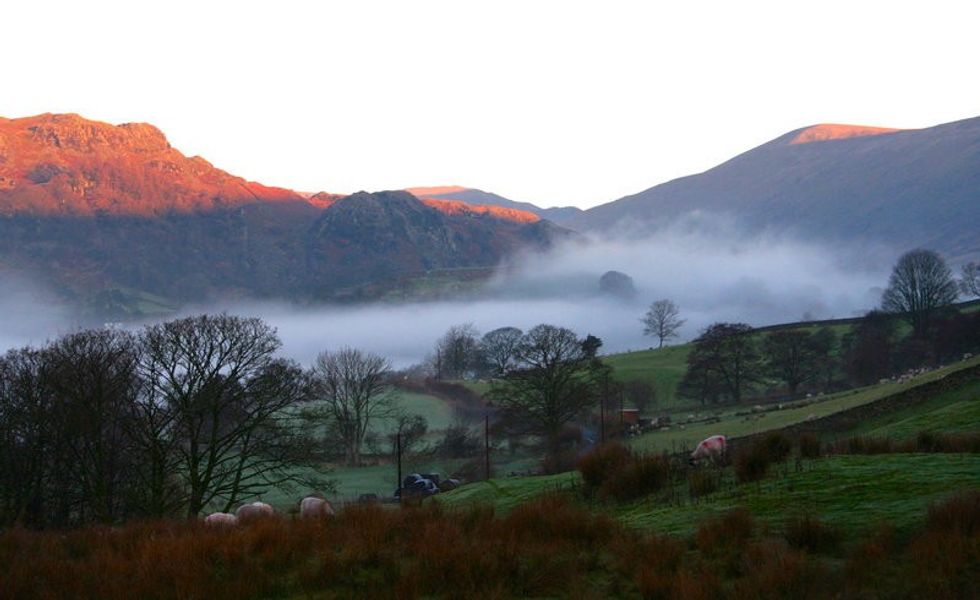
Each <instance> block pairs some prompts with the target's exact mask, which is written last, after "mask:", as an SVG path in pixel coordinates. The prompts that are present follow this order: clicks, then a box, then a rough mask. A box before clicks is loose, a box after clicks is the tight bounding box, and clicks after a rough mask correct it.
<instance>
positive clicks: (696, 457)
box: [691, 435, 728, 465]
mask: <svg viewBox="0 0 980 600" xmlns="http://www.w3.org/2000/svg"><path fill="white" fill-rule="evenodd" d="M727 446H728V440H727V439H726V438H725V436H723V435H713V436H711V437H709V438H706V439H704V440H702V441H701V443H700V444H698V447H697V448H695V449H694V452H692V453H691V464H692V465H693V464H696V463H697V462H698V461H700V460H703V459H706V458H707V459H709V460H711V462H712V463H715V464H718V462H720V461H721V459H722V458H723V457H724V456H725V450H726V448H727Z"/></svg>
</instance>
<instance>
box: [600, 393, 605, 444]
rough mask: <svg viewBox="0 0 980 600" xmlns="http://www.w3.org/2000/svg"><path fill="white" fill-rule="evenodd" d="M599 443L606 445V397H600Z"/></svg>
mask: <svg viewBox="0 0 980 600" xmlns="http://www.w3.org/2000/svg"><path fill="white" fill-rule="evenodd" d="M599 443H600V444H605V443H606V395H605V394H603V395H602V396H600V397H599Z"/></svg>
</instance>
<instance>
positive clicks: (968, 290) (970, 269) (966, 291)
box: [959, 262, 980, 298]
mask: <svg viewBox="0 0 980 600" xmlns="http://www.w3.org/2000/svg"><path fill="white" fill-rule="evenodd" d="M961 274H962V276H961V277H960V281H959V285H960V292H961V293H962V294H963V295H964V296H974V297H976V298H980V265H978V264H977V263H975V262H968V263H966V264H965V265H963V268H962V271H961Z"/></svg>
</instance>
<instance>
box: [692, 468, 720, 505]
mask: <svg viewBox="0 0 980 600" xmlns="http://www.w3.org/2000/svg"><path fill="white" fill-rule="evenodd" d="M718 479H719V478H718V476H717V475H715V474H714V473H711V472H710V471H704V470H696V471H692V472H691V474H690V475H688V476H687V489H688V491H689V492H690V494H691V497H692V498H700V497H701V496H707V495H708V494H711V493H714V492H715V491H716V490H717V489H718Z"/></svg>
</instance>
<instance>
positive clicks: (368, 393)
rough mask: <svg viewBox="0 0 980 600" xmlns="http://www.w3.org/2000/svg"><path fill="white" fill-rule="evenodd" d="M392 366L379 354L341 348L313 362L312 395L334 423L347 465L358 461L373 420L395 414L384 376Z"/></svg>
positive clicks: (355, 463) (358, 462) (359, 461)
mask: <svg viewBox="0 0 980 600" xmlns="http://www.w3.org/2000/svg"><path fill="white" fill-rule="evenodd" d="M390 370H391V365H390V364H389V363H388V361H387V360H386V359H384V358H382V357H381V356H378V355H376V354H371V353H365V352H361V351H360V350H355V349H353V348H343V349H341V350H339V351H337V352H324V353H322V354H320V355H319V356H318V357H317V358H316V362H315V363H314V365H313V374H312V379H313V389H314V395H315V396H316V397H317V398H318V399H319V400H321V401H322V402H323V404H322V411H323V414H324V415H325V416H327V417H328V418H329V419H331V420H332V421H333V422H334V423H335V424H336V426H337V432H338V434H339V435H340V438H341V440H342V441H343V444H344V448H345V451H346V452H345V453H346V461H347V464H348V465H352V466H357V465H360V464H361V447H362V445H363V444H364V439H365V436H366V435H367V433H368V431H369V428H370V426H371V424H372V423H373V422H375V421H376V420H378V419H383V418H387V417H391V416H393V415H394V406H393V405H392V399H391V395H390V394H389V393H388V383H387V381H386V377H387V374H388V372H389V371H390Z"/></svg>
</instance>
